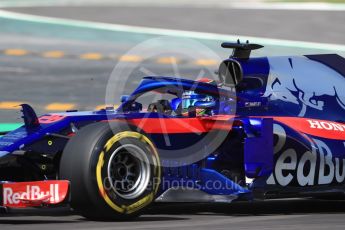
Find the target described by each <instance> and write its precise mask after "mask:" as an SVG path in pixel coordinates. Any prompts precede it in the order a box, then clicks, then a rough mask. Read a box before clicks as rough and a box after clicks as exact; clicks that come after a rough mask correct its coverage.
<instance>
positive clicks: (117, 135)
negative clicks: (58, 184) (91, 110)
mask: <svg viewBox="0 0 345 230" xmlns="http://www.w3.org/2000/svg"><path fill="white" fill-rule="evenodd" d="M133 130H135V128H134V127H130V126H128V125H125V124H119V125H117V126H115V127H112V130H111V129H110V127H109V125H108V124H107V123H97V124H92V125H89V126H87V127H85V128H83V129H81V130H80V131H79V132H78V133H77V134H76V136H74V137H73V138H72V139H71V140H70V141H69V142H68V144H67V146H66V148H65V150H64V152H63V155H62V159H61V165H60V175H61V179H67V180H69V181H70V182H71V205H72V207H73V208H74V209H75V210H76V211H78V212H80V213H81V214H82V215H83V216H85V217H87V218H89V219H96V220H109V219H110V220H124V219H130V218H133V217H136V216H138V215H139V214H140V213H141V212H142V211H143V209H144V208H145V207H147V206H148V205H149V204H150V203H152V201H153V200H154V199H155V196H156V193H157V190H158V187H159V182H160V177H161V171H160V170H161V169H160V163H159V156H158V153H157V150H156V148H155V146H154V144H153V143H152V142H151V141H150V139H149V138H148V137H146V136H145V134H143V133H140V132H138V131H133Z"/></svg>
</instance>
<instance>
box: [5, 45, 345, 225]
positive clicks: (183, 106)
mask: <svg viewBox="0 0 345 230" xmlns="http://www.w3.org/2000/svg"><path fill="white" fill-rule="evenodd" d="M222 47H224V48H231V49H233V53H232V55H231V56H230V58H228V59H226V60H224V61H223V62H222V63H221V64H220V67H219V70H218V76H219V79H217V81H214V80H210V79H199V80H196V81H192V80H186V79H179V78H171V77H161V76H159V77H157V76H148V77H145V78H143V80H142V81H141V83H140V85H139V86H138V88H137V89H136V90H135V91H134V92H133V93H132V94H131V95H129V96H123V97H122V98H121V100H122V104H121V105H120V106H119V108H117V109H114V108H111V107H109V108H105V109H103V110H99V111H89V112H78V111H67V112H65V113H53V114H46V115H44V116H41V117H37V116H36V113H35V112H34V110H33V109H32V108H31V107H30V106H29V105H27V104H22V105H21V107H22V113H23V119H24V125H23V126H22V127H20V128H18V129H16V130H13V131H10V132H8V133H4V135H3V136H2V137H0V206H2V207H3V208H25V207H42V206H56V205H63V204H70V205H71V207H72V208H73V209H74V210H76V211H77V212H79V213H80V214H81V215H83V216H85V217H87V218H90V219H96V220H106V219H114V220H123V219H129V218H133V217H136V216H138V215H140V214H141V213H142V212H143V211H144V210H145V208H146V207H148V206H149V205H150V204H151V203H153V202H203V203H204V202H223V203H224V202H225V203H230V202H234V201H240V200H241V201H243V200H247V201H252V200H256V199H274V198H292V197H322V196H324V197H339V196H340V197H341V196H343V195H345V184H344V181H345V91H344V90H343V89H344V87H345V78H344V77H345V59H344V58H342V57H341V56H338V55H335V54H329V55H306V56H287V57H250V53H251V51H252V50H255V49H259V48H262V46H261V45H257V44H250V43H245V44H242V43H239V42H238V43H223V44H222Z"/></svg>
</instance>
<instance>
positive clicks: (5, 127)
mask: <svg viewBox="0 0 345 230" xmlns="http://www.w3.org/2000/svg"><path fill="white" fill-rule="evenodd" d="M21 125H22V124H19V123H5V124H0V133H1V132H7V131H11V130H14V129H16V128H19V127H20V126H21Z"/></svg>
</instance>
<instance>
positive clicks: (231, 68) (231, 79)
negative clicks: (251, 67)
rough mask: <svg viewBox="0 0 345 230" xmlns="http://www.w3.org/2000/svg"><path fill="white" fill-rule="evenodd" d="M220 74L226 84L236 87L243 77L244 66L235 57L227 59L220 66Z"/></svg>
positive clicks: (220, 78) (221, 80) (221, 79)
mask: <svg viewBox="0 0 345 230" xmlns="http://www.w3.org/2000/svg"><path fill="white" fill-rule="evenodd" d="M218 76H219V80H220V82H221V83H223V84H224V85H226V86H230V87H235V86H237V85H238V84H239V83H240V82H241V81H242V79H243V70H242V66H241V64H240V63H238V62H237V61H236V60H234V59H228V60H225V61H223V62H222V63H221V64H220V66H219V70H218Z"/></svg>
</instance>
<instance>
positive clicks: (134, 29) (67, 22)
mask: <svg viewBox="0 0 345 230" xmlns="http://www.w3.org/2000/svg"><path fill="white" fill-rule="evenodd" d="M1 17H2V18H7V19H13V20H19V21H29V22H36V23H44V24H52V25H64V26H70V27H79V28H86V29H96V30H103V31H114V32H130V33H141V34H150V35H157V36H174V37H184V38H194V39H203V40H215V41H236V40H237V39H238V38H241V40H250V41H253V42H256V43H261V44H263V45H273V46H280V47H291V48H306V49H318V50H327V51H336V52H344V51H345V46H344V45H340V44H327V43H315V42H304V41H291V40H280V39H269V38H261V37H250V36H240V35H227V34H217V33H203V32H194V31H183V30H170V29H158V28H150V27H141V26H128V25H119V24H109V23H100V22H87V21H80V20H72V19H60V18H52V17H44V16H35V15H28V14H22V13H14V12H9V11H5V10H0V18H1Z"/></svg>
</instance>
